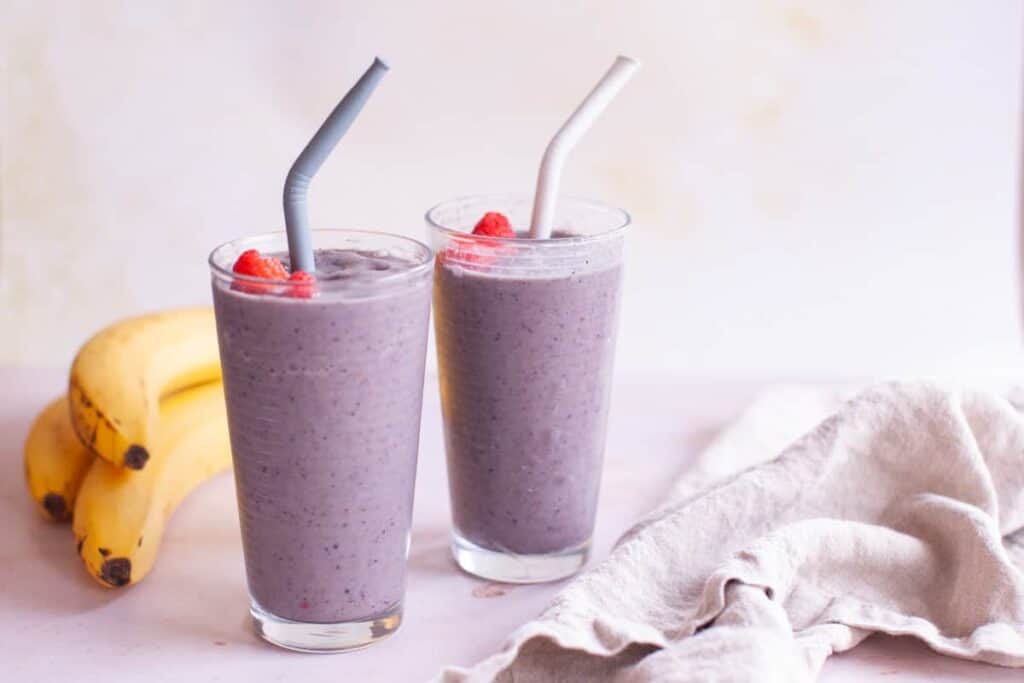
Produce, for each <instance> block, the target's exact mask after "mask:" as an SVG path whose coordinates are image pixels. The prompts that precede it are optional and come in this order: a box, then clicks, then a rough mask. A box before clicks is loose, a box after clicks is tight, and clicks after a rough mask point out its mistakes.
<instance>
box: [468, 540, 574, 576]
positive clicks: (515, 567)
mask: <svg viewBox="0 0 1024 683" xmlns="http://www.w3.org/2000/svg"><path fill="white" fill-rule="evenodd" d="M452 555H453V556H454V557H455V563H456V564H458V565H459V567H460V568H461V569H462V570H463V571H465V572H468V573H470V574H473V575H474V576H479V577H480V578H483V579H490V580H491V581H500V582H502V583H544V582H546V581H557V580H559V579H564V578H566V577H567V576H572V575H573V574H575V573H576V572H578V571H579V570H580V569H582V568H583V565H585V564H586V563H587V558H588V557H589V556H590V539H589V538H588V539H587V540H586V541H585V542H583V543H581V544H580V545H577V546H575V547H572V548H568V549H566V550H561V551H559V552H555V553H545V554H543V555H517V554H515V553H510V552H502V551H500V550H488V549H487V548H481V547H480V546H478V545H477V544H475V543H473V542H472V541H467V540H466V539H465V538H463V537H462V536H460V535H459V534H458V533H452Z"/></svg>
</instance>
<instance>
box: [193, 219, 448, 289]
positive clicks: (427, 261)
mask: <svg viewBox="0 0 1024 683" xmlns="http://www.w3.org/2000/svg"><path fill="white" fill-rule="evenodd" d="M311 232H312V233H313V235H323V234H334V235H339V234H340V235H369V236H374V237H386V238H391V239H396V240H400V241H402V242H407V243H409V244H412V245H415V246H416V247H418V248H419V249H420V251H422V252H423V259H422V260H421V261H419V262H417V263H415V264H414V265H413V266H412V267H410V268H407V269H405V270H401V271H398V272H395V273H392V274H390V275H382V276H380V277H375V278H374V280H373V284H374V286H376V285H378V284H384V285H386V284H390V283H392V282H396V281H399V280H402V279H405V278H411V277H413V276H415V275H418V274H421V273H423V272H426V271H429V270H431V269H432V268H433V261H434V250H433V249H431V248H430V247H429V246H428V245H426V244H424V243H423V242H420V241H419V240H417V239H414V238H412V237H406V236H405V235H399V234H396V233H393V232H381V231H379V230H350V229H347V228H323V229H317V230H312V231H311ZM271 238H282V239H283V241H284V244H285V249H286V250H287V245H288V233H287V232H286V231H285V230H271V231H268V232H261V233H256V234H255V235H246V236H245V237H236V238H235V239H233V240H228V241H227V242H222V243H221V244H218V245H217V246H216V247H214V248H213V249H212V250H211V251H210V255H209V256H208V257H207V259H206V262H207V264H208V265H209V266H210V271H211V272H212V273H213V274H214V275H215V276H218V277H223V278H225V279H227V280H230V281H233V282H249V283H252V284H263V285H265V284H267V280H266V279H264V278H261V277H255V276H253V275H245V274H243V273H236V272H234V271H233V270H230V269H229V268H225V267H224V266H222V265H220V264H218V263H217V262H216V261H215V260H214V259H215V257H216V256H217V254H218V252H220V251H221V250H222V249H226V248H227V247H230V246H232V245H236V244H239V243H244V242H253V243H256V242H259V241H261V240H270V239H271ZM242 251H244V249H243V250H242ZM239 253H241V252H239ZM274 286H275V287H303V286H306V287H308V286H309V285H308V283H303V282H292V281H289V280H275V281H274Z"/></svg>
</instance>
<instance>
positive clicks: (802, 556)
mask: <svg viewBox="0 0 1024 683" xmlns="http://www.w3.org/2000/svg"><path fill="white" fill-rule="evenodd" d="M1022 410H1024V392H1021V391H1012V390H1008V391H988V390H957V389H952V388H946V387H942V386H939V385H936V384H930V383H913V384H912V383H893V384H886V385H882V386H880V387H877V388H874V389H871V390H868V391H866V392H864V393H862V394H860V395H858V396H857V397H855V398H854V399H852V400H850V401H848V402H845V403H844V402H842V401H841V399H840V397H839V396H837V395H835V394H832V393H829V392H822V391H814V390H788V391H783V392H782V393H775V394H771V395H768V396H766V397H764V398H763V399H762V400H760V401H759V402H757V403H756V404H755V405H754V406H753V407H752V408H751V409H750V410H748V412H747V413H746V414H745V415H744V416H743V417H741V419H740V420H739V421H738V422H737V423H736V424H734V425H733V426H732V427H730V428H728V429H727V430H725V432H723V434H722V435H721V436H720V437H719V438H718V439H717V440H716V442H715V443H714V444H712V446H711V447H710V448H708V450H707V451H706V452H705V453H704V454H703V455H702V456H701V458H700V460H699V462H698V464H697V465H696V467H695V468H694V469H693V470H691V472H689V473H688V474H687V475H686V476H685V477H683V479H682V480H681V481H680V482H679V483H678V484H677V486H676V488H675V489H674V491H673V493H672V495H671V496H669V499H668V500H667V501H666V502H665V503H664V504H663V505H662V506H661V507H659V508H658V509H657V510H655V511H654V512H653V513H652V514H651V515H650V516H649V517H647V518H646V519H644V520H643V521H641V522H640V523H639V524H637V525H636V526H635V527H634V528H633V529H632V530H631V531H629V532H628V533H627V534H626V535H625V536H624V537H623V538H622V539H621V540H620V541H619V543H618V545H617V546H616V548H615V549H614V551H613V552H612V553H611V555H610V556H609V557H608V559H607V560H606V561H605V562H603V563H602V564H600V565H599V566H597V567H596V568H595V569H592V570H590V571H589V572H587V573H585V574H583V575H581V576H580V577H579V578H578V579H576V580H575V581H573V582H572V583H570V584H569V585H568V586H567V587H566V589H565V590H563V591H562V592H561V594H559V596H558V597H557V598H556V599H555V601H554V602H553V603H552V604H551V605H550V606H549V607H548V608H547V609H546V610H545V611H544V613H543V614H542V615H541V616H540V617H539V618H538V619H537V620H535V621H532V622H530V623H528V624H525V625H524V626H522V627H520V628H519V629H518V630H517V631H515V632H514V633H513V634H512V636H511V637H510V638H509V640H508V642H507V643H506V645H505V647H504V649H503V650H502V651H501V652H499V653H498V654H495V655H494V656H492V657H490V658H489V659H487V660H485V661H483V662H481V663H480V664H478V665H476V666H475V667H473V668H471V669H468V670H463V669H455V668H452V669H449V670H447V671H445V672H444V673H442V674H441V676H440V678H439V680H441V681H443V682H444V683H464V682H465V683H468V682H477V681H491V680H498V681H509V682H516V683H525V682H533V681H578V680H586V681H615V682H617V683H618V682H621V683H626V682H633V681H654V680H657V681H669V682H673V681H701V682H704V681H779V682H780V683H781V682H783V681H784V682H786V683H791V682H794V681H812V680H814V679H815V678H816V677H817V675H818V673H819V671H820V669H821V666H822V664H823V663H824V661H825V659H826V658H827V657H828V656H829V655H831V654H832V653H834V652H841V651H843V650H847V649H849V648H852V647H854V646H855V645H857V644H858V643H859V642H860V641H862V640H863V639H864V638H866V637H867V636H868V635H869V634H870V633H872V632H874V631H881V632H885V633H891V634H908V635H913V636H916V637H917V638H920V639H921V640H923V641H924V642H925V643H927V644H928V645H929V646H930V647H931V648H932V649H934V650H936V651H937V652H940V653H943V654H948V655H952V656H956V657H963V658H966V659H975V660H980V661H984V662H990V663H993V664H1000V665H1003V666H1024V575H1022V573H1021V568H1022V567H1024V552H1022V551H1021V547H1020V545H1018V544H1017V543H1016V542H1015V540H1014V539H1013V538H1010V535H1011V534H1013V533H1014V532H1016V531H1018V530H1020V529H1021V528H1022V527H1024V417H1022ZM815 424H816V425H817V426H814V425H815ZM808 429H809V430H810V431H807V430H808ZM801 435H802V436H801Z"/></svg>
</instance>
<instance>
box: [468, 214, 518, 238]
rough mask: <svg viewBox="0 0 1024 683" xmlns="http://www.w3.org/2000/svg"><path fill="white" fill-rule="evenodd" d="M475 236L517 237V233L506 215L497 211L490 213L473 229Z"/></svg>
mask: <svg viewBox="0 0 1024 683" xmlns="http://www.w3.org/2000/svg"><path fill="white" fill-rule="evenodd" d="M473 234H474V235H485V236H487V237H515V236H516V231H515V230H513V229H512V224H511V223H509V222H508V218H506V217H505V215H504V214H501V213H498V212H497V211H488V212H487V213H485V214H484V217H483V218H481V219H480V221H479V222H478V223H477V224H476V227H475V228H473Z"/></svg>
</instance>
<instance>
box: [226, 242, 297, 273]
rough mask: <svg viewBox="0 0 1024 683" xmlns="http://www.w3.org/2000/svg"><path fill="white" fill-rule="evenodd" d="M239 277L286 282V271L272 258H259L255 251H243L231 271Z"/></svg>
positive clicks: (258, 253)
mask: <svg viewBox="0 0 1024 683" xmlns="http://www.w3.org/2000/svg"><path fill="white" fill-rule="evenodd" d="M232 270H234V272H236V273H238V274H240V275H249V276H251V277H259V278H263V279H264V280H287V279H288V271H287V270H285V268H284V265H283V264H282V263H281V262H280V261H279V260H277V259H276V258H274V257H273V256H261V255H260V252H258V251H256V250H255V249H249V250H247V251H243V252H242V255H241V256H239V257H238V260H237V261H235V267H234V268H233V269H232Z"/></svg>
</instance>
